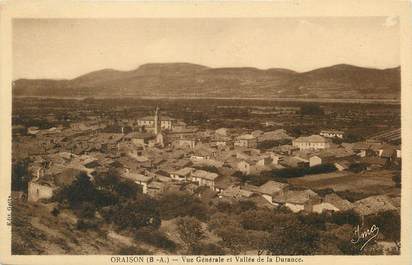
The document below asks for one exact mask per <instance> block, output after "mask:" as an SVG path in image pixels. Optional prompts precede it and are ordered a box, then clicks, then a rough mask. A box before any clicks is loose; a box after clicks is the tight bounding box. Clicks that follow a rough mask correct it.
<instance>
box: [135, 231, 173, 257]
mask: <svg viewBox="0 0 412 265" xmlns="http://www.w3.org/2000/svg"><path fill="white" fill-rule="evenodd" d="M134 238H135V239H136V240H140V241H143V242H146V243H148V244H151V245H153V246H155V247H158V248H162V249H165V250H167V251H175V250H176V243H175V242H173V241H172V240H170V239H169V238H168V237H167V236H166V234H165V233H163V232H160V231H159V230H157V229H156V228H154V227H151V226H144V227H142V228H140V229H139V230H137V231H136V233H135V235H134Z"/></svg>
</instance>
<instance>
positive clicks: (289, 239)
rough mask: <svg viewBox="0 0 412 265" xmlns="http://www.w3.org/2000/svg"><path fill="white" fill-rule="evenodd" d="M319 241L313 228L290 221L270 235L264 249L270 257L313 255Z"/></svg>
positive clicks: (317, 234)
mask: <svg viewBox="0 0 412 265" xmlns="http://www.w3.org/2000/svg"><path fill="white" fill-rule="evenodd" d="M319 240H320V235H319V232H318V231H317V230H315V229H313V227H311V226H309V225H306V224H302V223H301V222H300V221H297V220H292V221H291V222H290V223H289V224H287V225H286V226H283V227H281V228H280V229H279V230H278V231H274V232H273V233H272V235H271V237H270V239H269V240H268V244H267V246H266V249H267V252H268V253H269V254H271V255H314V254H315V253H316V250H317V248H318V245H319Z"/></svg>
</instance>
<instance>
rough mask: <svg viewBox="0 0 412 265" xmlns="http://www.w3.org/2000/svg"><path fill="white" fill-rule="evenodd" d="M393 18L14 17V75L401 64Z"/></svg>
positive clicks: (73, 75) (74, 75) (298, 69)
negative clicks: (189, 66)
mask: <svg viewBox="0 0 412 265" xmlns="http://www.w3.org/2000/svg"><path fill="white" fill-rule="evenodd" d="M399 45H400V44H399V25H398V19H397V18H395V17H363V18H361V17H358V18H336V17H329V18H253V19H252V18H199V19H191V18H187V19H173V18H170V19H168V18H164V19H163V18H162V19H157V18H153V19H146V18H142V19H16V20H14V22H13V78H14V79H17V78H73V77H76V76H79V75H82V74H85V73H88V72H90V71H95V70H100V69H103V68H114V69H119V70H132V69H135V68H137V67H138V66H139V65H141V64H145V63H149V62H191V63H197V64H202V65H206V66H211V67H238V66H250V67H257V68H262V69H266V68H274V67H276V68H288V69H293V70H296V71H299V72H301V71H308V70H312V69H314V68H319V67H324V66H330V65H334V64H339V63H347V64H354V65H359V66H367V67H376V68H388V67H395V66H398V65H399V64H400V58H399V56H400V55H399V53H400V48H399Z"/></svg>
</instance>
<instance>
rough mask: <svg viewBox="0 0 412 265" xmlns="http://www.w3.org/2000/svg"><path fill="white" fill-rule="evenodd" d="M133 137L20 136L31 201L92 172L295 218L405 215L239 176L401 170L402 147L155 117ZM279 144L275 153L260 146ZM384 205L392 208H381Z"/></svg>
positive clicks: (156, 192) (90, 131)
mask: <svg viewBox="0 0 412 265" xmlns="http://www.w3.org/2000/svg"><path fill="white" fill-rule="evenodd" d="M136 123H137V125H138V129H137V130H136V131H133V132H128V133H125V132H124V131H123V130H121V132H120V133H108V132H102V131H101V129H102V128H103V127H104V124H102V123H94V122H90V123H79V122H77V123H74V124H72V126H70V128H62V127H59V128H54V129H48V130H39V129H38V128H37V129H36V128H29V131H28V134H29V136H19V137H17V138H16V140H15V142H14V143H13V149H14V150H13V151H14V152H17V153H19V154H21V153H22V152H23V153H24V152H26V153H27V154H26V155H27V156H28V157H30V158H31V161H32V162H31V164H30V172H31V174H32V180H31V181H30V182H29V188H28V200H29V201H38V200H41V199H48V198H50V197H51V196H52V195H53V193H54V192H55V191H56V190H57V189H58V188H59V187H62V186H64V185H68V184H70V183H71V182H72V181H73V180H74V179H75V178H76V176H78V175H79V174H80V173H84V174H86V175H87V176H89V177H90V178H91V179H92V180H93V179H94V178H95V177H96V176H101V175H104V174H105V173H107V172H108V171H109V170H110V169H116V170H117V171H118V172H120V176H121V178H123V179H125V180H126V179H127V180H129V181H133V182H135V183H136V184H137V185H139V186H140V187H141V188H142V192H143V193H146V194H148V195H150V196H153V197H156V196H160V195H161V194H163V193H165V192H167V191H186V192H189V193H191V194H193V195H194V196H198V197H199V198H201V199H204V200H212V201H225V200H226V201H229V202H233V201H237V200H253V201H255V202H256V204H257V205H258V206H262V207H277V206H280V205H282V206H285V207H287V208H289V209H290V210H292V211H294V212H299V211H306V212H318V213H320V212H322V211H326V210H327V211H344V210H348V209H354V210H358V211H359V212H360V213H361V214H363V213H364V212H368V211H364V210H365V208H368V207H369V208H368V209H376V210H377V211H380V210H382V209H384V208H385V207H386V208H385V209H389V208H390V209H397V208H398V207H397V202H396V201H395V202H394V201H393V199H392V198H389V197H387V196H384V195H382V196H374V197H368V198H366V199H364V200H360V201H357V202H355V203H351V202H349V201H347V200H345V199H342V198H340V197H339V196H338V195H337V194H335V193H331V194H327V195H324V196H320V195H318V194H317V193H316V192H315V191H313V190H310V189H307V188H304V187H296V186H293V185H289V184H287V183H281V182H277V181H273V180H269V181H267V182H266V183H264V184H263V185H261V186H254V185H250V184H248V183H241V182H240V180H239V178H238V177H237V175H238V174H243V175H254V176H256V175H258V174H260V173H261V172H264V171H271V170H280V169H284V168H310V167H316V166H320V165H326V164H327V165H333V166H335V167H336V169H337V170H339V171H345V170H349V169H350V167H351V165H354V164H363V165H366V169H369V170H373V169H379V168H382V167H385V166H387V165H388V163H397V162H399V160H400V158H401V154H400V147H399V146H395V145H391V144H389V143H382V142H379V141H376V140H375V141H374V140H372V141H365V142H359V143H351V144H349V143H342V144H335V143H333V141H332V139H333V138H340V139H344V132H342V131H335V130H324V131H321V132H320V133H319V135H310V136H302V137H298V138H296V139H294V138H293V137H291V136H289V135H288V134H287V132H286V131H285V130H282V129H279V130H275V131H267V132H263V131H260V130H255V131H247V132H246V131H244V130H240V129H228V128H220V129H218V130H199V129H198V128H196V127H193V126H186V125H185V124H183V123H182V122H180V121H178V120H176V119H173V118H169V117H164V118H163V117H162V116H161V115H160V110H159V109H158V108H157V109H156V111H155V113H154V116H150V117H144V118H141V119H137V122H135V124H136ZM267 141H271V142H276V143H278V145H276V146H275V147H271V148H260V147H259V143H262V142H267ZM371 205H373V206H371ZM376 205H385V206H382V207H376Z"/></svg>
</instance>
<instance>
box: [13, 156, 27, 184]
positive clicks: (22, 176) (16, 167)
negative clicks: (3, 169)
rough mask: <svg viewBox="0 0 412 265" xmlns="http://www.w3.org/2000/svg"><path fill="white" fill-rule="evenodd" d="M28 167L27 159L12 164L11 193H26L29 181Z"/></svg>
mask: <svg viewBox="0 0 412 265" xmlns="http://www.w3.org/2000/svg"><path fill="white" fill-rule="evenodd" d="M28 166H29V160H28V159H23V160H20V161H18V162H17V163H15V164H13V166H12V172H11V188H12V190H13V191H24V192H27V184H28V182H29V180H30V179H29V173H28Z"/></svg>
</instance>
